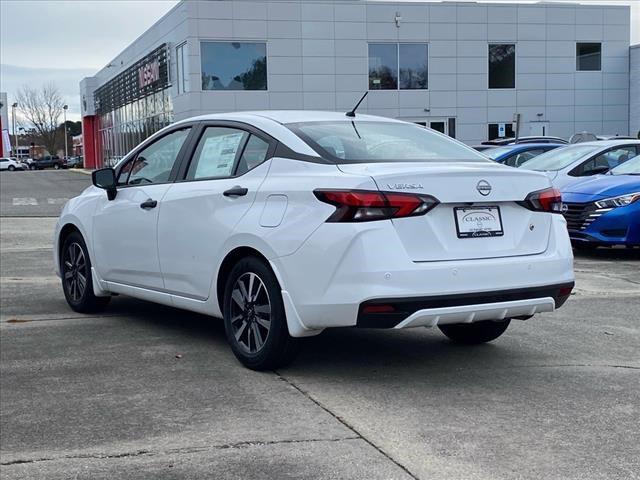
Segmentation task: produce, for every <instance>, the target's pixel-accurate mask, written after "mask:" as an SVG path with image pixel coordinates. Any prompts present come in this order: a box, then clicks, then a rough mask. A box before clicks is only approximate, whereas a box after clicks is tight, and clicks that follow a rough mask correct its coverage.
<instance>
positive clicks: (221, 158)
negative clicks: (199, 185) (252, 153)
mask: <svg viewBox="0 0 640 480" xmlns="http://www.w3.org/2000/svg"><path fill="white" fill-rule="evenodd" d="M248 137H249V134H248V133H247V132H245V131H243V130H238V129H236V128H228V127H207V128H206V130H205V131H204V133H203V134H202V137H201V138H200V142H199V143H198V147H197V148H196V151H195V153H194V154H193V159H192V161H191V164H190V165H189V171H188V172H187V180H198V179H202V178H224V177H230V176H231V175H232V173H233V167H234V165H235V162H236V158H237V157H238V155H239V154H240V153H241V152H242V148H243V146H244V144H245V142H246V141H247V138H248Z"/></svg>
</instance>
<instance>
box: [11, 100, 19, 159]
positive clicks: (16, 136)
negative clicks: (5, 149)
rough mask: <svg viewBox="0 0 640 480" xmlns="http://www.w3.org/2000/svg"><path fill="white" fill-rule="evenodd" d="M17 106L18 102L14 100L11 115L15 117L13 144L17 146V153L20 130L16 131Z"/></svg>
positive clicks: (13, 120)
mask: <svg viewBox="0 0 640 480" xmlns="http://www.w3.org/2000/svg"><path fill="white" fill-rule="evenodd" d="M17 107H18V102H14V103H13V105H11V116H12V117H13V119H12V122H13V144H14V145H15V146H16V155H17V154H18V132H16V108H17ZM12 153H13V152H12ZM16 158H17V157H16Z"/></svg>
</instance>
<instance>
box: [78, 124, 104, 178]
mask: <svg viewBox="0 0 640 480" xmlns="http://www.w3.org/2000/svg"><path fill="white" fill-rule="evenodd" d="M82 143H83V144H84V168H88V169H91V170H93V169H96V168H102V155H101V154H100V150H101V148H100V147H101V144H100V136H99V133H98V117H97V116H96V115H89V116H86V117H82Z"/></svg>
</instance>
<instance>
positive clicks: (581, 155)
mask: <svg viewBox="0 0 640 480" xmlns="http://www.w3.org/2000/svg"><path fill="white" fill-rule="evenodd" d="M638 153H640V141H639V140H608V141H596V142H583V143H576V144H572V145H567V146H566V147H563V148H559V149H557V150H551V151H550V152H547V153H543V154H541V155H538V156H537V157H535V158H532V159H531V160H528V161H526V162H524V163H523V164H522V165H521V166H520V168H524V169H527V170H537V171H540V172H545V173H546V174H547V176H548V177H549V178H550V179H551V181H552V183H553V185H554V186H555V187H557V188H560V189H562V188H563V187H564V186H565V185H567V184H569V183H572V182H573V181H575V179H576V178H577V177H589V176H592V175H598V174H602V173H607V172H608V171H609V170H610V169H612V168H614V167H617V166H618V165H620V164H621V163H624V162H626V161H627V160H629V159H630V158H633V157H635V156H636V155H638Z"/></svg>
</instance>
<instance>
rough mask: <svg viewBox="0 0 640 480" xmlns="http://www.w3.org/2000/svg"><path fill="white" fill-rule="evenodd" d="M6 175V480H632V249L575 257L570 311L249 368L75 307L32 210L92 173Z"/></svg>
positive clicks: (157, 329) (639, 467)
mask: <svg viewBox="0 0 640 480" xmlns="http://www.w3.org/2000/svg"><path fill="white" fill-rule="evenodd" d="M14 175H15V179H14V178H13V177H14ZM20 175H23V176H20ZM0 181H1V182H2V183H1V189H2V194H1V198H0V203H1V205H0V211H1V213H2V218H1V219H0V221H1V228H0V246H1V248H0V478H3V479H4V478H7V479H9V478H11V479H16V478H17V479H21V478H43V479H44V478H46V479H58V478H59V479H67V478H87V479H89V478H91V479H93V478H105V479H107V478H109V479H112V478H136V479H137V478H141V479H142V478H153V479H169V478H171V479H173V478H175V479H183V478H194V479H196V478H197V479H200V478H216V479H251V478H278V479H281V478H283V479H284V478H313V479H336V478H340V479H343V478H344V479H376V478H380V479H411V478H413V479H416V478H420V479H439V478H446V479H540V478H545V479H576V480H577V479H581V480H582V479H633V478H640V429H639V428H638V418H640V402H639V401H638V399H639V398H640V326H639V323H640V275H638V272H640V259H639V258H638V253H637V252H632V251H628V250H613V251H611V250H598V251H596V252H595V253H593V254H590V255H588V256H584V255H583V256H579V257H577V258H576V275H577V285H576V289H575V294H574V295H572V297H571V298H570V299H569V301H568V302H567V304H566V305H565V306H564V307H563V308H561V309H560V310H558V311H557V312H555V313H553V314H543V315H540V316H537V317H535V318H534V319H532V320H529V321H524V322H523V321H513V322H512V325H511V327H510V328H509V330H508V331H507V333H506V334H505V335H503V336H502V337H501V338H499V339H498V340H496V341H495V342H493V343H491V344H487V345H483V346H479V347H460V346H456V345H453V344H451V343H450V342H448V341H447V340H446V338H445V337H444V336H443V335H442V334H440V333H439V332H438V331H437V330H428V329H422V328H420V329H413V330H406V331H393V332H389V331H375V330H355V329H337V330H332V331H326V332H325V333H323V334H322V335H320V336H318V337H314V338H311V339H307V341H306V342H305V343H304V347H303V351H302V353H301V355H300V356H299V358H298V360H297V361H296V363H294V364H293V365H292V366H291V367H288V368H286V369H282V370H279V371H276V372H265V373H257V372H252V371H249V370H246V369H244V368H243V367H241V366H240V365H239V363H238V362H237V361H236V360H235V358H234V357H233V355H232V353H231V351H230V350H229V348H228V346H227V344H226V341H225V338H224V330H223V328H222V324H221V321H219V320H217V319H214V318H210V317H207V316H203V315H196V314H192V313H189V312H184V311H181V310H177V309H172V308H168V307H162V306H157V305H153V304H150V303H147V302H142V301H138V300H134V299H130V298H125V297H122V296H120V297H116V298H114V299H113V300H112V302H111V304H110V307H109V308H108V309H107V310H106V311H105V312H103V313H102V314H97V315H81V314H76V313H73V312H72V311H71V310H70V309H69V308H68V307H67V306H66V304H65V302H64V298H63V295H62V290H61V287H60V284H59V280H58V279H57V278H56V277H55V275H54V273H53V266H52V256H51V235H52V230H53V225H54V223H55V218H53V217H52V216H51V215H57V213H58V212H59V210H60V209H61V207H62V205H61V204H59V203H55V202H48V201H47V200H46V199H48V198H51V199H54V198H59V199H60V198H68V197H70V196H72V195H73V194H74V193H77V192H79V191H81V190H82V189H83V188H84V187H85V186H86V185H87V184H88V182H89V179H88V176H86V175H83V174H81V173H78V172H72V171H69V172H48V171H46V172H17V173H13V174H10V175H9V174H8V175H5V174H4V173H3V174H1V175H0ZM6 185H10V187H9V191H7V189H6V188H5V186H6ZM15 198H35V199H36V200H37V205H29V204H27V205H20V204H15V203H14V200H13V199H15ZM42 199H44V200H45V201H44V202H42V201H41V200H42Z"/></svg>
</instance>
